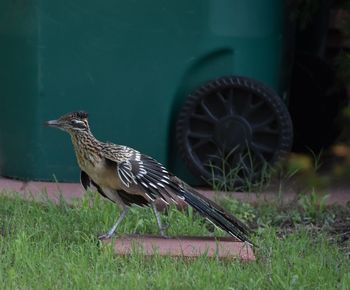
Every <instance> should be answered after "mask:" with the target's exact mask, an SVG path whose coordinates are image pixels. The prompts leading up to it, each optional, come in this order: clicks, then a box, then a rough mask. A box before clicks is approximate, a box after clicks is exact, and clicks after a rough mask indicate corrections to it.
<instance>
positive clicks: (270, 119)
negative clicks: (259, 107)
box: [252, 115, 275, 132]
mask: <svg viewBox="0 0 350 290" xmlns="http://www.w3.org/2000/svg"><path fill="white" fill-rule="evenodd" d="M274 121H275V116H274V115H271V116H269V117H268V118H266V119H265V120H263V121H261V122H260V123H258V124H252V128H253V131H254V132H255V131H256V130H260V129H261V128H264V127H267V126H268V125H270V124H272V123H273V122H274Z"/></svg>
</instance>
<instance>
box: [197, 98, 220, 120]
mask: <svg viewBox="0 0 350 290" xmlns="http://www.w3.org/2000/svg"><path fill="white" fill-rule="evenodd" d="M201 106H202V108H203V110H204V111H205V112H206V113H207V114H208V117H210V118H211V119H212V120H213V121H215V122H216V121H217V118H216V117H215V116H214V114H213V113H212V112H211V111H210V109H209V108H208V106H207V105H206V104H205V103H204V100H201Z"/></svg>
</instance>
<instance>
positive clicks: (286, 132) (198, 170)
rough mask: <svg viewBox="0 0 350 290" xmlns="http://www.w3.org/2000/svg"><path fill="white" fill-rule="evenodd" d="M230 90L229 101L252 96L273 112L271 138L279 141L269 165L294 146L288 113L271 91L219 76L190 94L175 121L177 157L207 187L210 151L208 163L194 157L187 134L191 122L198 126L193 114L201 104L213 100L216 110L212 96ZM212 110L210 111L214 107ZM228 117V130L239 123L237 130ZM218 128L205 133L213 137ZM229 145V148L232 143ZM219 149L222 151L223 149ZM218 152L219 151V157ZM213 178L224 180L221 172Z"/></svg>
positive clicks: (210, 174) (240, 79)
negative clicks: (274, 128) (273, 129)
mask: <svg viewBox="0 0 350 290" xmlns="http://www.w3.org/2000/svg"><path fill="white" fill-rule="evenodd" d="M231 89H232V90H235V91H236V92H237V96H236V95H234V93H232V94H233V95H234V96H233V98H232V99H234V100H235V102H237V101H239V100H240V99H242V100H243V101H245V100H246V99H248V98H247V97H246V96H248V95H249V94H251V97H250V100H251V99H252V98H255V99H257V100H261V101H259V104H260V103H261V104H262V105H261V104H260V106H262V107H263V108H264V110H266V111H267V110H270V111H271V112H272V113H273V117H274V118H275V121H274V122H276V124H277V129H276V130H277V132H275V134H277V135H278V136H277V137H274V138H275V139H278V140H276V145H275V148H273V154H270V155H271V156H267V158H266V161H267V162H268V163H269V164H274V163H275V162H276V161H278V160H280V159H281V158H282V157H283V156H285V155H286V153H288V152H289V151H290V149H291V146H292V143H293V127H292V122H291V118H290V115H289V112H288V110H287V108H286V106H285V104H284V102H283V101H282V100H281V98H280V97H279V96H278V95H277V94H276V93H275V92H274V91H273V90H271V89H270V88H268V87H266V86H265V85H264V84H262V83H261V82H258V81H256V80H254V79H251V78H248V77H241V76H226V77H221V78H218V79H215V80H212V81H209V82H207V83H206V84H204V85H202V86H201V87H199V88H198V89H196V90H195V91H193V92H192V93H191V94H190V95H189V96H188V97H187V99H186V101H185V103H184V105H183V107H182V108H181V110H180V113H179V115H178V119H177V122H176V139H177V143H178V148H179V152H180V155H181V156H182V158H183V159H184V161H185V163H186V165H187V167H188V168H189V170H190V171H191V172H192V173H193V174H194V175H195V176H196V177H198V178H201V179H203V180H204V181H205V182H207V183H209V184H212V181H213V172H212V168H209V167H208V166H206V165H205V164H208V163H207V162H208V160H209V156H208V155H209V154H210V155H212V152H208V153H207V158H208V160H203V159H205V157H204V158H203V154H201V156H198V155H196V149H195V148H193V147H194V146H193V144H192V143H191V140H190V139H191V138H192V137H189V135H190V134H191V133H190V131H191V130H192V129H191V128H192V126H193V123H194V122H197V123H198V120H196V119H193V118H194V116H196V114H197V115H198V110H199V107H200V106H201V102H202V101H203V100H208V99H210V98H212V101H211V102H214V106H215V107H219V106H216V105H215V102H216V99H214V97H213V96H217V94H218V93H220V92H221V94H223V93H225V92H227V90H231ZM233 92H234V91H233ZM238 93H239V94H238ZM245 95H246V96H245ZM216 98H219V97H216ZM227 98H231V97H227ZM244 98H245V99H244ZM203 102H204V101H203ZM224 107H225V108H224V110H227V106H226V105H225V106H224ZM211 109H212V110H213V108H211ZM259 114H265V113H261V112H259ZM256 115H258V111H257V112H256ZM230 118H231V119H233V121H232V120H231V123H230V121H228V122H229V127H230V126H231V125H232V126H233V125H234V124H235V122H238V124H239V127H240V126H241V125H240V122H241V121H236V119H235V117H234V116H231V117H230ZM230 118H228V119H230ZM237 118H238V117H237ZM217 119H218V120H223V119H227V116H226V115H225V114H223V115H222V116H220V115H219V116H217ZM246 121H247V120H246ZM248 121H249V120H248ZM226 122H227V121H226ZM232 123H233V124H232ZM242 123H244V121H242ZM276 124H274V126H276ZM251 125H252V124H251ZM218 126H219V125H218V124H216V125H215V126H214V127H215V129H214V130H213V131H210V130H207V131H208V132H206V133H208V134H209V135H210V134H212V136H214V135H215V134H216V133H215V132H216V131H217V127H218ZM244 126H246V125H244ZM200 127H201V125H199V128H200ZM204 127H205V126H204ZM219 127H220V126H219ZM246 127H247V128H249V126H246ZM230 129H231V130H230V132H231V131H232V132H233V131H234V130H235V129H234V128H233V130H232V128H230ZM214 131H215V132H214ZM219 131H220V129H219ZM223 132H225V131H223ZM233 133H234V132H233ZM192 135H193V134H192ZM213 138H214V137H213ZM214 139H215V138H214ZM233 139H234V138H233ZM230 142H231V140H229V142H228V143H230ZM225 144H226V142H225ZM221 145H222V144H217V146H218V147H220V146H221ZM230 145H231V147H232V144H230ZM241 145H242V143H240V144H239V146H241ZM239 146H238V147H239ZM242 147H243V146H242ZM225 149H226V147H225ZM228 149H230V148H228ZM231 149H233V148H231ZM204 150H205V149H204ZM220 150H221V151H222V148H221V149H220ZM220 150H218V154H219V151H220ZM234 154H236V153H234ZM237 154H240V153H238V152H237ZM234 158H236V157H234ZM215 178H216V179H217V178H219V179H222V180H224V178H225V177H224V176H220V173H219V176H217V174H216V176H215ZM239 183H241V182H239V181H238V184H239ZM236 185H237V184H236Z"/></svg>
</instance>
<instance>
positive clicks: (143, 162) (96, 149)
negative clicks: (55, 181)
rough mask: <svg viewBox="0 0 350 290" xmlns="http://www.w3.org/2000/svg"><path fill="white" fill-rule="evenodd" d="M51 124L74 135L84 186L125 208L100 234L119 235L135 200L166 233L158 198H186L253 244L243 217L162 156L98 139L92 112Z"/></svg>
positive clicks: (176, 200) (75, 149)
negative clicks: (93, 130) (160, 158)
mask: <svg viewBox="0 0 350 290" xmlns="http://www.w3.org/2000/svg"><path fill="white" fill-rule="evenodd" d="M46 124H47V125H48V126H50V127H56V128H59V129H61V130H63V131H66V132H68V133H69V134H70V136H71V139H72V143H73V147H74V151H75V154H76V157H77V160H78V164H79V167H80V169H81V175H80V180H81V183H82V185H83V186H84V188H85V189H87V188H88V187H89V186H91V185H93V186H95V187H96V189H97V191H98V192H99V193H100V194H101V195H103V196H104V197H105V198H107V199H109V200H110V201H112V202H114V203H117V204H118V205H119V206H120V208H121V213H120V215H119V217H118V219H117V220H116V222H115V224H114V225H113V227H112V228H111V229H110V230H109V231H108V232H107V233H105V234H103V235H101V236H100V237H99V239H101V240H102V239H106V238H110V237H111V236H112V235H113V233H114V232H115V230H116V229H117V227H118V225H119V224H120V222H121V221H122V220H123V219H124V217H125V215H126V213H127V211H128V209H129V207H130V206H132V205H133V204H135V205H139V206H149V207H151V208H152V209H153V211H154V213H155V216H156V219H157V224H158V227H159V230H160V233H161V235H162V236H165V228H164V227H163V226H162V223H161V219H160V215H159V212H158V211H157V208H156V206H155V201H156V200H157V199H161V200H162V201H163V202H164V203H165V204H171V203H172V204H177V203H178V202H179V201H180V200H183V201H185V202H186V203H187V204H189V205H190V206H192V207H193V208H194V209H196V210H197V211H198V212H199V213H200V214H201V215H202V216H204V217H205V218H206V219H207V220H209V221H210V222H212V223H213V224H214V225H216V226H218V227H219V228H221V229H223V230H224V231H226V232H227V233H229V234H230V235H232V236H234V237H236V238H238V239H239V240H241V241H244V242H248V243H250V244H251V242H250V241H249V240H248V238H247V234H248V228H247V227H246V226H245V225H244V224H243V223H242V222H240V221H239V220H238V219H237V218H235V217H234V216H233V215H231V214H229V213H228V212H227V211H225V210H224V209H223V208H221V207H220V206H219V205H217V204H216V203H214V202H213V201H211V200H209V199H208V198H206V197H204V196H203V195H201V194H200V193H198V192H197V191H195V190H194V189H193V188H191V187H190V186H189V185H187V184H186V183H184V182H183V181H182V180H180V179H179V178H177V177H176V176H174V175H173V174H171V173H170V172H169V171H168V170H167V169H166V168H165V167H164V166H163V165H161V164H160V163H159V162H158V161H156V160H155V159H153V158H152V157H149V156H147V155H144V154H142V153H140V152H139V151H137V150H135V149H132V148H130V147H127V146H122V145H116V144H112V143H104V142H101V141H99V140H97V139H96V138H95V137H94V136H93V135H92V133H91V131H90V127H89V123H88V115H87V113H85V112H73V113H68V114H66V115H64V116H62V117H60V118H59V119H57V120H52V121H48V122H47V123H46Z"/></svg>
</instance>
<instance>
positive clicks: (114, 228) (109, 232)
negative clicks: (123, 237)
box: [98, 207, 129, 240]
mask: <svg viewBox="0 0 350 290" xmlns="http://www.w3.org/2000/svg"><path fill="white" fill-rule="evenodd" d="M128 210H129V208H128V207H124V208H123V209H122V211H121V213H120V215H119V217H118V219H117V221H116V222H115V224H114V225H113V227H112V228H111V229H110V230H109V231H108V232H107V233H105V234H103V235H101V236H99V237H98V239H99V240H105V239H109V238H110V237H111V236H112V235H113V234H114V232H115V230H116V229H117V227H118V226H119V224H120V223H121V221H122V220H123V219H124V217H125V215H126V213H127V212H128Z"/></svg>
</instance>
